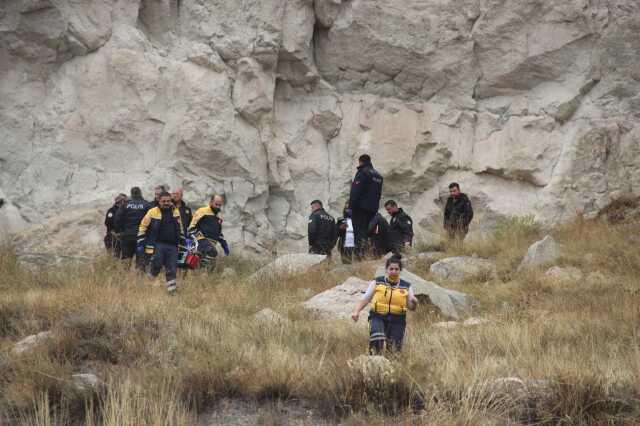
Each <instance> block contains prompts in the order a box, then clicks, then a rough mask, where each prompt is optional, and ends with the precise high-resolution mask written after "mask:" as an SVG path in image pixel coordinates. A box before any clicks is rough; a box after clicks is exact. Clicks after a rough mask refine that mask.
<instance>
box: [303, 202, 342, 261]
mask: <svg viewBox="0 0 640 426" xmlns="http://www.w3.org/2000/svg"><path fill="white" fill-rule="evenodd" d="M307 230H308V238H309V253H312V254H324V255H326V256H331V250H333V247H335V245H336V241H337V239H338V233H337V230H336V220H335V219H334V218H333V216H331V215H330V214H329V213H327V212H326V211H325V210H324V208H323V206H322V201H320V200H313V201H312V202H311V215H310V216H309V223H308V226H307Z"/></svg>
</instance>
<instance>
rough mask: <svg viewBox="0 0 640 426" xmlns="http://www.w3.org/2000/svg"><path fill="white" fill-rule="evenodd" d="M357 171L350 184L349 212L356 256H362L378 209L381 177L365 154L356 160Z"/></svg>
mask: <svg viewBox="0 0 640 426" xmlns="http://www.w3.org/2000/svg"><path fill="white" fill-rule="evenodd" d="M358 163H359V165H358V171H357V173H356V176H355V177H354V178H353V182H352V183H351V192H350V194H349V210H350V213H351V220H352V221H353V228H354V232H355V237H356V255H357V256H358V258H361V257H362V256H364V252H365V250H366V243H367V231H368V227H369V223H370V222H371V220H372V219H373V218H374V216H375V215H376V213H377V212H378V209H379V208H380V196H381V195H382V180H383V179H382V176H380V173H378V172H377V171H376V169H374V168H373V165H372V164H371V157H369V156H368V155H367V154H364V155H361V156H360V158H359V159H358Z"/></svg>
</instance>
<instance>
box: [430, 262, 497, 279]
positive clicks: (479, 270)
mask: <svg viewBox="0 0 640 426" xmlns="http://www.w3.org/2000/svg"><path fill="white" fill-rule="evenodd" d="M429 270H430V271H431V273H432V274H433V275H434V277H436V278H438V279H440V280H449V281H466V280H471V279H480V280H485V281H487V280H488V279H490V278H491V277H493V276H494V275H495V273H496V271H495V265H494V264H493V262H491V261H489V260H487V259H480V258H477V257H471V256H458V257H448V258H446V259H442V260H439V261H437V262H436V263H434V264H432V265H431V267H430V268H429Z"/></svg>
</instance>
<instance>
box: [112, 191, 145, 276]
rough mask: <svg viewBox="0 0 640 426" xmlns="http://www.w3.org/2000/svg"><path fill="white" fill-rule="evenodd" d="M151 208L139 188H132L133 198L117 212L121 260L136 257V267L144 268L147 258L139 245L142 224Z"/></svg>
mask: <svg viewBox="0 0 640 426" xmlns="http://www.w3.org/2000/svg"><path fill="white" fill-rule="evenodd" d="M150 208H151V205H150V204H149V202H148V201H146V200H145V199H144V198H142V191H141V190H140V188H138V187H137V186H134V187H133V188H131V198H130V199H129V200H127V202H126V203H124V204H123V205H122V206H121V207H120V208H119V209H118V211H117V212H116V218H115V227H116V229H117V230H118V232H119V233H120V258H121V259H131V258H133V256H134V254H135V256H136V266H137V267H138V268H144V266H145V264H146V257H145V255H144V247H143V246H142V244H141V243H140V244H139V243H138V240H137V236H138V229H139V228H140V222H142V218H143V217H144V215H145V214H147V211H148V210H149V209H150Z"/></svg>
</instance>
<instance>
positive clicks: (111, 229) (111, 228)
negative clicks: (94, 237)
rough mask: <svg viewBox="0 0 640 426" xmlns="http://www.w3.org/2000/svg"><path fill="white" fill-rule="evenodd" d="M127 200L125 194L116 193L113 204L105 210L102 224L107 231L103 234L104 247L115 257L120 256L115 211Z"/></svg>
mask: <svg viewBox="0 0 640 426" xmlns="http://www.w3.org/2000/svg"><path fill="white" fill-rule="evenodd" d="M126 201H127V196H126V194H118V195H117V196H116V198H115V200H114V203H113V206H111V207H110V208H109V210H107V214H106V216H105V218H104V226H105V227H106V228H107V233H106V235H105V236H104V247H105V248H106V249H107V252H109V253H112V254H113V255H114V256H116V257H120V241H119V239H118V233H117V230H116V223H115V222H116V213H117V212H118V209H119V208H120V206H122V205H123V204H124V203H125V202H126Z"/></svg>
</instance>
